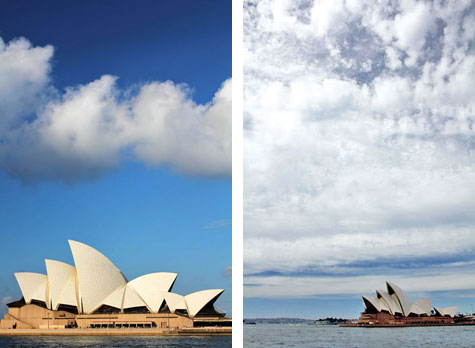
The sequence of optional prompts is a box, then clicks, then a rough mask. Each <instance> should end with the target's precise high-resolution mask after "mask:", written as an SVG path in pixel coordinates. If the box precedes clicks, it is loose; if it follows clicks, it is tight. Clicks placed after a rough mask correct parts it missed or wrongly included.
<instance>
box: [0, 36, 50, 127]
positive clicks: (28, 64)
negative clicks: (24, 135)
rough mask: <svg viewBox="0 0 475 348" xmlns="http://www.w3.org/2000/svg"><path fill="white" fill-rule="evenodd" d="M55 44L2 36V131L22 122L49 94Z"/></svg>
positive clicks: (0, 71) (0, 123)
mask: <svg viewBox="0 0 475 348" xmlns="http://www.w3.org/2000/svg"><path fill="white" fill-rule="evenodd" d="M52 56H53V47H51V46H45V47H32V46H31V44H30V43H29V42H28V40H26V39H24V38H20V39H17V40H13V41H11V42H9V43H8V44H5V43H4V41H3V40H2V38H0V115H1V117H0V132H4V131H7V130H8V129H9V128H10V127H15V126H18V125H19V124H21V123H22V122H23V121H24V119H25V118H26V117H28V116H30V114H31V113H34V112H35V111H36V110H37V109H38V107H39V106H40V105H41V103H42V101H43V98H45V97H46V95H47V94H48V92H49V90H48V84H49V82H50V79H49V72H50V59H51V57H52Z"/></svg>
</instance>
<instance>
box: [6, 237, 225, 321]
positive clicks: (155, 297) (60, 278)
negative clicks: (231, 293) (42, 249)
mask: <svg viewBox="0 0 475 348" xmlns="http://www.w3.org/2000/svg"><path fill="white" fill-rule="evenodd" d="M69 245H70V247H71V251H72V254H73V258H74V263H75V267H73V266H71V265H69V264H66V263H64V262H60V261H54V260H45V262H46V271H47V275H44V274H39V273H28V272H20V273H15V277H16V279H17V281H18V284H19V286H20V289H21V292H22V294H23V298H22V299H20V300H18V301H16V302H12V303H9V304H8V305H7V306H8V307H9V311H8V313H6V314H5V318H4V319H2V320H0V329H10V328H18V329H20V328H24V329H46V328H72V327H77V328H110V327H113V328H117V327H118V328H121V327H123V328H130V327H134V328H136V327H149V328H152V327H157V328H168V329H172V328H173V329H182V328H191V327H205V326H230V325H231V319H230V318H226V317H225V313H223V312H221V311H219V310H217V309H215V308H214V302H215V301H216V300H217V299H218V297H219V296H220V295H221V294H222V293H223V291H224V290H223V289H213V290H203V291H198V292H194V293H192V294H189V295H186V296H182V295H179V294H176V293H173V292H171V290H172V287H173V284H174V283H175V280H176V278H177V276H178V275H177V274H176V273H167V272H159V273H150V274H146V275H143V276H141V277H138V278H136V279H134V280H131V281H128V280H127V279H126V278H125V276H124V275H123V274H122V273H121V271H120V270H119V269H118V268H117V267H116V266H115V265H114V264H113V263H112V262H111V261H110V260H109V259H108V258H107V257H105V256H104V255H103V254H102V253H100V252H99V251H97V250H96V249H94V248H92V247H90V246H88V245H86V244H83V243H79V242H76V241H69Z"/></svg>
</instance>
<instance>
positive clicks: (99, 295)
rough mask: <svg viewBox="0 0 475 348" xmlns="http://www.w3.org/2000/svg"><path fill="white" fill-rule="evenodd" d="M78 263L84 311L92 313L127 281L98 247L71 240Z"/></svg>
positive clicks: (76, 262) (72, 249) (77, 268)
mask: <svg viewBox="0 0 475 348" xmlns="http://www.w3.org/2000/svg"><path fill="white" fill-rule="evenodd" d="M69 245H70V247H71V251H72V253H73V258H74V263H75V264H76V270H77V276H78V281H79V291H80V295H81V302H82V311H81V312H83V313H87V314H90V313H92V312H94V311H95V310H96V309H97V308H99V307H100V306H101V305H102V304H103V301H104V300H105V299H106V298H108V297H109V296H110V295H111V294H112V293H113V292H115V291H116V290H117V289H119V288H120V287H122V286H123V285H125V284H126V283H127V280H126V279H125V277H124V276H123V274H122V273H121V272H120V270H119V269H118V268H117V267H116V266H115V265H114V264H113V263H112V262H111V261H110V260H109V259H108V258H107V257H105V256H104V255H103V254H102V253H100V252H99V251H97V250H96V249H94V248H92V247H90V246H88V245H86V244H83V243H80V242H76V241H73V240H70V241H69Z"/></svg>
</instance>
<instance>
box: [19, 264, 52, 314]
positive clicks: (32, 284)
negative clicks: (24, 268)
mask: <svg viewBox="0 0 475 348" xmlns="http://www.w3.org/2000/svg"><path fill="white" fill-rule="evenodd" d="M15 278H16V280H17V282H18V285H20V289H21V292H22V294H23V297H24V298H25V302H26V303H30V302H31V300H37V301H43V302H44V303H45V304H46V306H47V307H48V308H49V301H48V298H49V294H48V277H47V276H46V275H44V274H40V273H31V272H17V273H15Z"/></svg>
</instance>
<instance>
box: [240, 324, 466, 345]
mask: <svg viewBox="0 0 475 348" xmlns="http://www.w3.org/2000/svg"><path fill="white" fill-rule="evenodd" d="M244 347H246V348H251V347H312V348H327V347H328V348H330V347H331V348H340V347H341V348H393V347H394V348H405V347H407V348H416V347H417V348H422V347H431V348H434V347H456V348H468V347H470V348H473V347H475V326H465V327H463V326H455V327H450V326H445V327H443V326H439V327H411V328H371V329H368V328H356V327H346V328H340V327H338V326H320V327H318V326H314V325H279V324H257V325H244Z"/></svg>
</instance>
